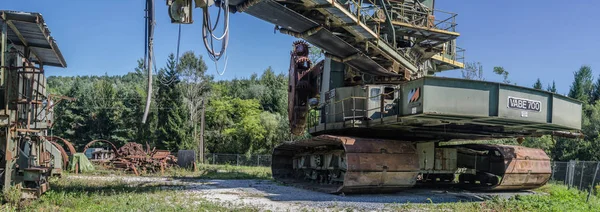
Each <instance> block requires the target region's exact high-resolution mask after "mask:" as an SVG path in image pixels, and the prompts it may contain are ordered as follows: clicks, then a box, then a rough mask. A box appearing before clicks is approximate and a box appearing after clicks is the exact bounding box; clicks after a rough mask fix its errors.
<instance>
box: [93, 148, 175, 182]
mask: <svg viewBox="0 0 600 212" xmlns="http://www.w3.org/2000/svg"><path fill="white" fill-rule="evenodd" d="M92 142H104V143H108V144H111V146H112V147H114V145H112V143H110V142H109V141H106V140H95V141H92ZM92 142H90V143H89V144H88V145H86V149H87V147H89V146H90V145H91V144H93V143H92ZM113 151H114V152H115V155H116V156H115V158H113V159H112V160H111V161H110V164H111V165H112V167H113V168H116V169H121V170H124V171H131V172H133V173H134V174H135V175H140V174H141V173H144V172H161V173H163V172H164V170H165V169H166V168H169V167H172V166H173V165H174V164H177V158H176V157H175V156H173V155H171V152H169V151H167V150H159V149H156V148H155V149H153V150H150V148H149V146H148V145H147V146H146V149H144V146H143V145H142V144H139V143H135V142H128V143H126V144H125V145H123V146H121V147H120V148H118V149H117V148H116V147H114V148H113Z"/></svg>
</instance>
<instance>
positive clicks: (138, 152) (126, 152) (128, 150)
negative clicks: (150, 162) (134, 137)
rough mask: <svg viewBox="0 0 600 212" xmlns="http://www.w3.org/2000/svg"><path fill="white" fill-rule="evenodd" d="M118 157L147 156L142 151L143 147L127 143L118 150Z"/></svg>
mask: <svg viewBox="0 0 600 212" xmlns="http://www.w3.org/2000/svg"><path fill="white" fill-rule="evenodd" d="M117 152H118V155H120V156H122V157H146V156H148V154H147V153H146V151H144V147H143V146H142V145H141V144H138V143H135V142H128V143H126V144H125V145H123V146H122V147H120V148H119V149H118V150H117Z"/></svg>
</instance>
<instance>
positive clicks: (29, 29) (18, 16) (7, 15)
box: [0, 10, 67, 67]
mask: <svg viewBox="0 0 600 212" xmlns="http://www.w3.org/2000/svg"><path fill="white" fill-rule="evenodd" d="M4 23H7V25H10V30H9V31H8V38H9V39H10V40H11V41H13V42H15V44H16V45H23V46H28V47H30V48H31V49H32V50H33V54H34V55H36V57H39V61H36V60H34V62H40V63H43V64H44V65H49V66H58V67H67V63H66V62H65V59H64V57H63V55H62V53H61V52H60V50H59V48H58V45H57V44H56V41H55V40H54V38H53V37H52V36H51V35H50V30H49V29H48V27H47V26H46V23H45V22H44V18H43V17H42V15H41V14H39V13H26V12H17V11H8V10H3V11H0V25H3V24H4Z"/></svg>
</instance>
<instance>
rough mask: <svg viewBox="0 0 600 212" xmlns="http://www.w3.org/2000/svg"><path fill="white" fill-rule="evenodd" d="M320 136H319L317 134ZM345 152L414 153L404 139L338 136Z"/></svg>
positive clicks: (413, 147) (412, 148)
mask: <svg viewBox="0 0 600 212" xmlns="http://www.w3.org/2000/svg"><path fill="white" fill-rule="evenodd" d="M319 137H320V136H319ZM339 139H340V140H341V141H342V142H343V144H344V149H346V152H348V153H350V152H353V153H384V154H415V153H416V149H415V146H414V145H413V144H412V143H410V142H406V141H398V140H384V139H368V138H356V139H355V138H351V137H339Z"/></svg>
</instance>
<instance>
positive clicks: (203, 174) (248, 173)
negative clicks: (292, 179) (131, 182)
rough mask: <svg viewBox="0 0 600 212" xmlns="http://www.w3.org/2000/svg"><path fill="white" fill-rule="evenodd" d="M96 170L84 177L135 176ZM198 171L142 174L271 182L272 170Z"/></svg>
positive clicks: (212, 168) (229, 168)
mask: <svg viewBox="0 0 600 212" xmlns="http://www.w3.org/2000/svg"><path fill="white" fill-rule="evenodd" d="M95 168H96V170H94V171H92V172H88V173H82V175H93V176H107V175H117V176H133V175H134V174H133V173H131V172H124V171H122V170H114V169H110V168H106V167H103V166H99V165H96V166H95ZM197 169H198V170H197V171H196V172H194V170H192V169H183V168H179V167H173V168H170V169H166V170H165V173H164V174H161V173H142V174H141V176H149V177H173V178H184V177H185V178H197V179H264V180H270V179H272V178H271V168H270V167H253V166H231V165H209V164H199V165H197Z"/></svg>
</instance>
